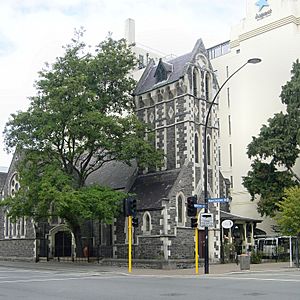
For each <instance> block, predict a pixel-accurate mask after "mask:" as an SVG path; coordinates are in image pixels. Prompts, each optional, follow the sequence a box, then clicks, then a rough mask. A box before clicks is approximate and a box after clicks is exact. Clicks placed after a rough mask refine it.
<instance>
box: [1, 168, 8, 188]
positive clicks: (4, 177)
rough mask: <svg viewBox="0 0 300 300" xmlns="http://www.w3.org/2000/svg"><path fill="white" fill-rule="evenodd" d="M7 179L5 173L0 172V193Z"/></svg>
mask: <svg viewBox="0 0 300 300" xmlns="http://www.w3.org/2000/svg"><path fill="white" fill-rule="evenodd" d="M6 177H7V173H5V172H0V191H2V189H3V187H4V185H5V180H6Z"/></svg>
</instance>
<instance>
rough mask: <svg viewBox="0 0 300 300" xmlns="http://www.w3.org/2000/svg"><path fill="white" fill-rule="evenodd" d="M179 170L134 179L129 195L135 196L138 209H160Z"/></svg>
mask: <svg viewBox="0 0 300 300" xmlns="http://www.w3.org/2000/svg"><path fill="white" fill-rule="evenodd" d="M179 172H180V170H171V171H164V172H156V173H152V174H147V175H140V176H138V177H137V178H136V180H135V182H134V184H133V186H132V188H131V190H130V193H133V194H136V199H137V208H138V209H160V208H161V201H162V199H163V198H168V195H169V192H170V190H171V188H172V187H173V185H174V183H175V181H176V179H177V177H178V174H179Z"/></svg>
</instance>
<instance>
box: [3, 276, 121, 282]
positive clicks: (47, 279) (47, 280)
mask: <svg viewBox="0 0 300 300" xmlns="http://www.w3.org/2000/svg"><path fill="white" fill-rule="evenodd" d="M115 278H124V276H107V277H100V276H86V277H83V276H79V277H68V278H45V279H17V280H3V281H0V284H7V283H29V282H49V281H68V280H81V279H115Z"/></svg>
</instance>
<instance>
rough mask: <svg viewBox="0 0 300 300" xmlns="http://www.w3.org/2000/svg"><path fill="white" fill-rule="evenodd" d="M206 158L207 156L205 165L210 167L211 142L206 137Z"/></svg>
mask: <svg viewBox="0 0 300 300" xmlns="http://www.w3.org/2000/svg"><path fill="white" fill-rule="evenodd" d="M206 156H207V165H208V166H210V165H211V140H210V137H209V136H208V137H207V142H206Z"/></svg>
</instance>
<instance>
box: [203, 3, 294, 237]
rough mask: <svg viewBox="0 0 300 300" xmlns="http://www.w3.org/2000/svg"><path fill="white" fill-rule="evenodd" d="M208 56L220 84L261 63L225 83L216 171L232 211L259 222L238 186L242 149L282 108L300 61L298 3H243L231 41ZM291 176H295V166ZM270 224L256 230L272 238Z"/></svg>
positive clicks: (246, 166) (244, 161) (243, 167)
mask: <svg viewBox="0 0 300 300" xmlns="http://www.w3.org/2000/svg"><path fill="white" fill-rule="evenodd" d="M208 54H209V57H210V59H211V62H212V65H213V67H214V70H215V71H216V75H217V78H218V82H219V83H220V84H222V82H224V81H225V80H226V79H227V78H228V76H230V75H231V74H232V73H233V72H234V71H235V70H237V69H238V68H239V67H240V66H241V65H243V64H244V63H245V62H246V61H247V60H248V59H250V58H253V57H258V58H261V59H262V62H261V63H260V64H258V65H248V66H246V67H245V68H244V69H243V70H242V71H240V72H239V73H238V74H237V75H235V76H234V77H233V78H232V79H231V80H230V81H229V82H228V84H227V85H226V86H225V88H224V89H223V90H222V91H221V93H220V104H219V108H220V110H219V117H220V146H221V170H222V174H223V175H224V176H225V177H227V178H229V179H230V181H231V196H232V199H233V200H232V203H231V211H232V213H235V214H239V215H244V216H248V217H252V218H260V215H259V214H258V212H257V210H256V203H257V202H256V201H254V202H251V201H250V195H249V194H248V192H247V190H246V189H245V188H244V187H243V185H242V178H243V176H246V175H247V172H248V171H249V170H250V164H251V162H250V160H249V159H248V157H247V155H246V151H247V145H248V144H249V143H250V142H251V140H252V136H257V135H258V134H259V130H260V128H261V126H262V125H263V124H266V123H267V120H268V119H269V118H271V117H272V116H273V114H274V113H277V112H280V111H282V110H284V109H285V108H284V106H283V104H282V103H281V101H280V98H279V95H280V92H281V87H282V86H283V85H284V84H285V83H286V82H287V81H288V80H289V79H290V77H291V74H290V70H291V68H292V64H293V62H295V61H296V59H299V58H300V1H299V0H268V1H256V0H248V1H247V11H246V17H245V18H244V19H242V20H241V22H240V23H239V24H237V25H236V26H233V27H232V29H231V36H230V41H226V42H224V43H222V44H219V45H217V46H215V47H212V48H210V49H208ZM296 172H297V173H298V174H300V165H299V163H298V164H297V165H296ZM273 225H274V222H273V221H272V220H271V219H269V218H264V222H263V223H262V224H260V225H259V228H260V229H262V230H264V231H265V232H266V233H267V234H269V235H272V234H274V230H273V229H274V226H273Z"/></svg>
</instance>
